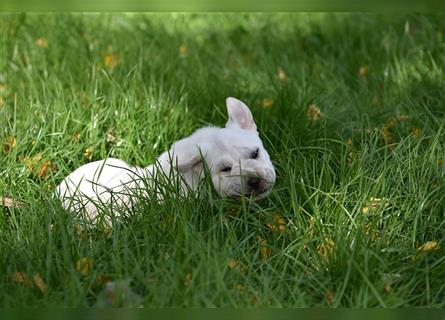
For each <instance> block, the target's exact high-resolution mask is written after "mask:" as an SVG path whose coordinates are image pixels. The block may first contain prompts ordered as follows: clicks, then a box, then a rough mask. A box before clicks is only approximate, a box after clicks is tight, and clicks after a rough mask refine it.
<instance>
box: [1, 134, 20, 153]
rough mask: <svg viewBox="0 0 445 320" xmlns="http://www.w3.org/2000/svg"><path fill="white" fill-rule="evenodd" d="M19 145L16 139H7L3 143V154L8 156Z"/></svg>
mask: <svg viewBox="0 0 445 320" xmlns="http://www.w3.org/2000/svg"><path fill="white" fill-rule="evenodd" d="M16 145H17V140H16V139H15V138H14V137H11V136H9V137H6V139H5V141H4V142H3V154H4V155H5V156H6V155H8V153H10V152H11V150H12V149H14V148H15V147H16Z"/></svg>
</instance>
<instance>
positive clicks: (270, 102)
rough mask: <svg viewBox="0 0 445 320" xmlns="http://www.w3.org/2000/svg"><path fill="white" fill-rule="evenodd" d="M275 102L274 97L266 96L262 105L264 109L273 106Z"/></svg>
mask: <svg viewBox="0 0 445 320" xmlns="http://www.w3.org/2000/svg"><path fill="white" fill-rule="evenodd" d="M273 104H274V101H273V100H272V99H268V98H264V99H263V100H261V106H262V107H263V108H264V109H269V108H272V106H273Z"/></svg>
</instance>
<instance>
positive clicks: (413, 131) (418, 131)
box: [409, 127, 422, 138]
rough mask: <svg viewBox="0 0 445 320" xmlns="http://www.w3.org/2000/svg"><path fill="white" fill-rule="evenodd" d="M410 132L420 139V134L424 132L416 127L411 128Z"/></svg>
mask: <svg viewBox="0 0 445 320" xmlns="http://www.w3.org/2000/svg"><path fill="white" fill-rule="evenodd" d="M409 131H410V133H411V134H412V135H413V136H414V137H415V138H418V137H420V133H421V132H422V130H421V129H420V128H416V127H413V128H411V129H410V130H409Z"/></svg>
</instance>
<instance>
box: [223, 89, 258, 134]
mask: <svg viewBox="0 0 445 320" xmlns="http://www.w3.org/2000/svg"><path fill="white" fill-rule="evenodd" d="M226 105H227V113H228V114H229V121H227V123H226V128H241V129H246V130H256V124H255V122H254V121H253V116H252V113H251V112H250V110H249V108H248V107H247V106H246V105H245V104H244V102H242V101H241V100H238V99H235V98H232V97H228V98H227V99H226Z"/></svg>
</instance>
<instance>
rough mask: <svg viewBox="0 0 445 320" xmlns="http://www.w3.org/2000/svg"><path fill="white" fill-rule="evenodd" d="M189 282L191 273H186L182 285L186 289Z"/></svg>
mask: <svg viewBox="0 0 445 320" xmlns="http://www.w3.org/2000/svg"><path fill="white" fill-rule="evenodd" d="M190 281H192V273H191V272H188V273H187V274H186V275H185V278H184V285H185V286H186V287H188V286H189V284H190Z"/></svg>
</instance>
